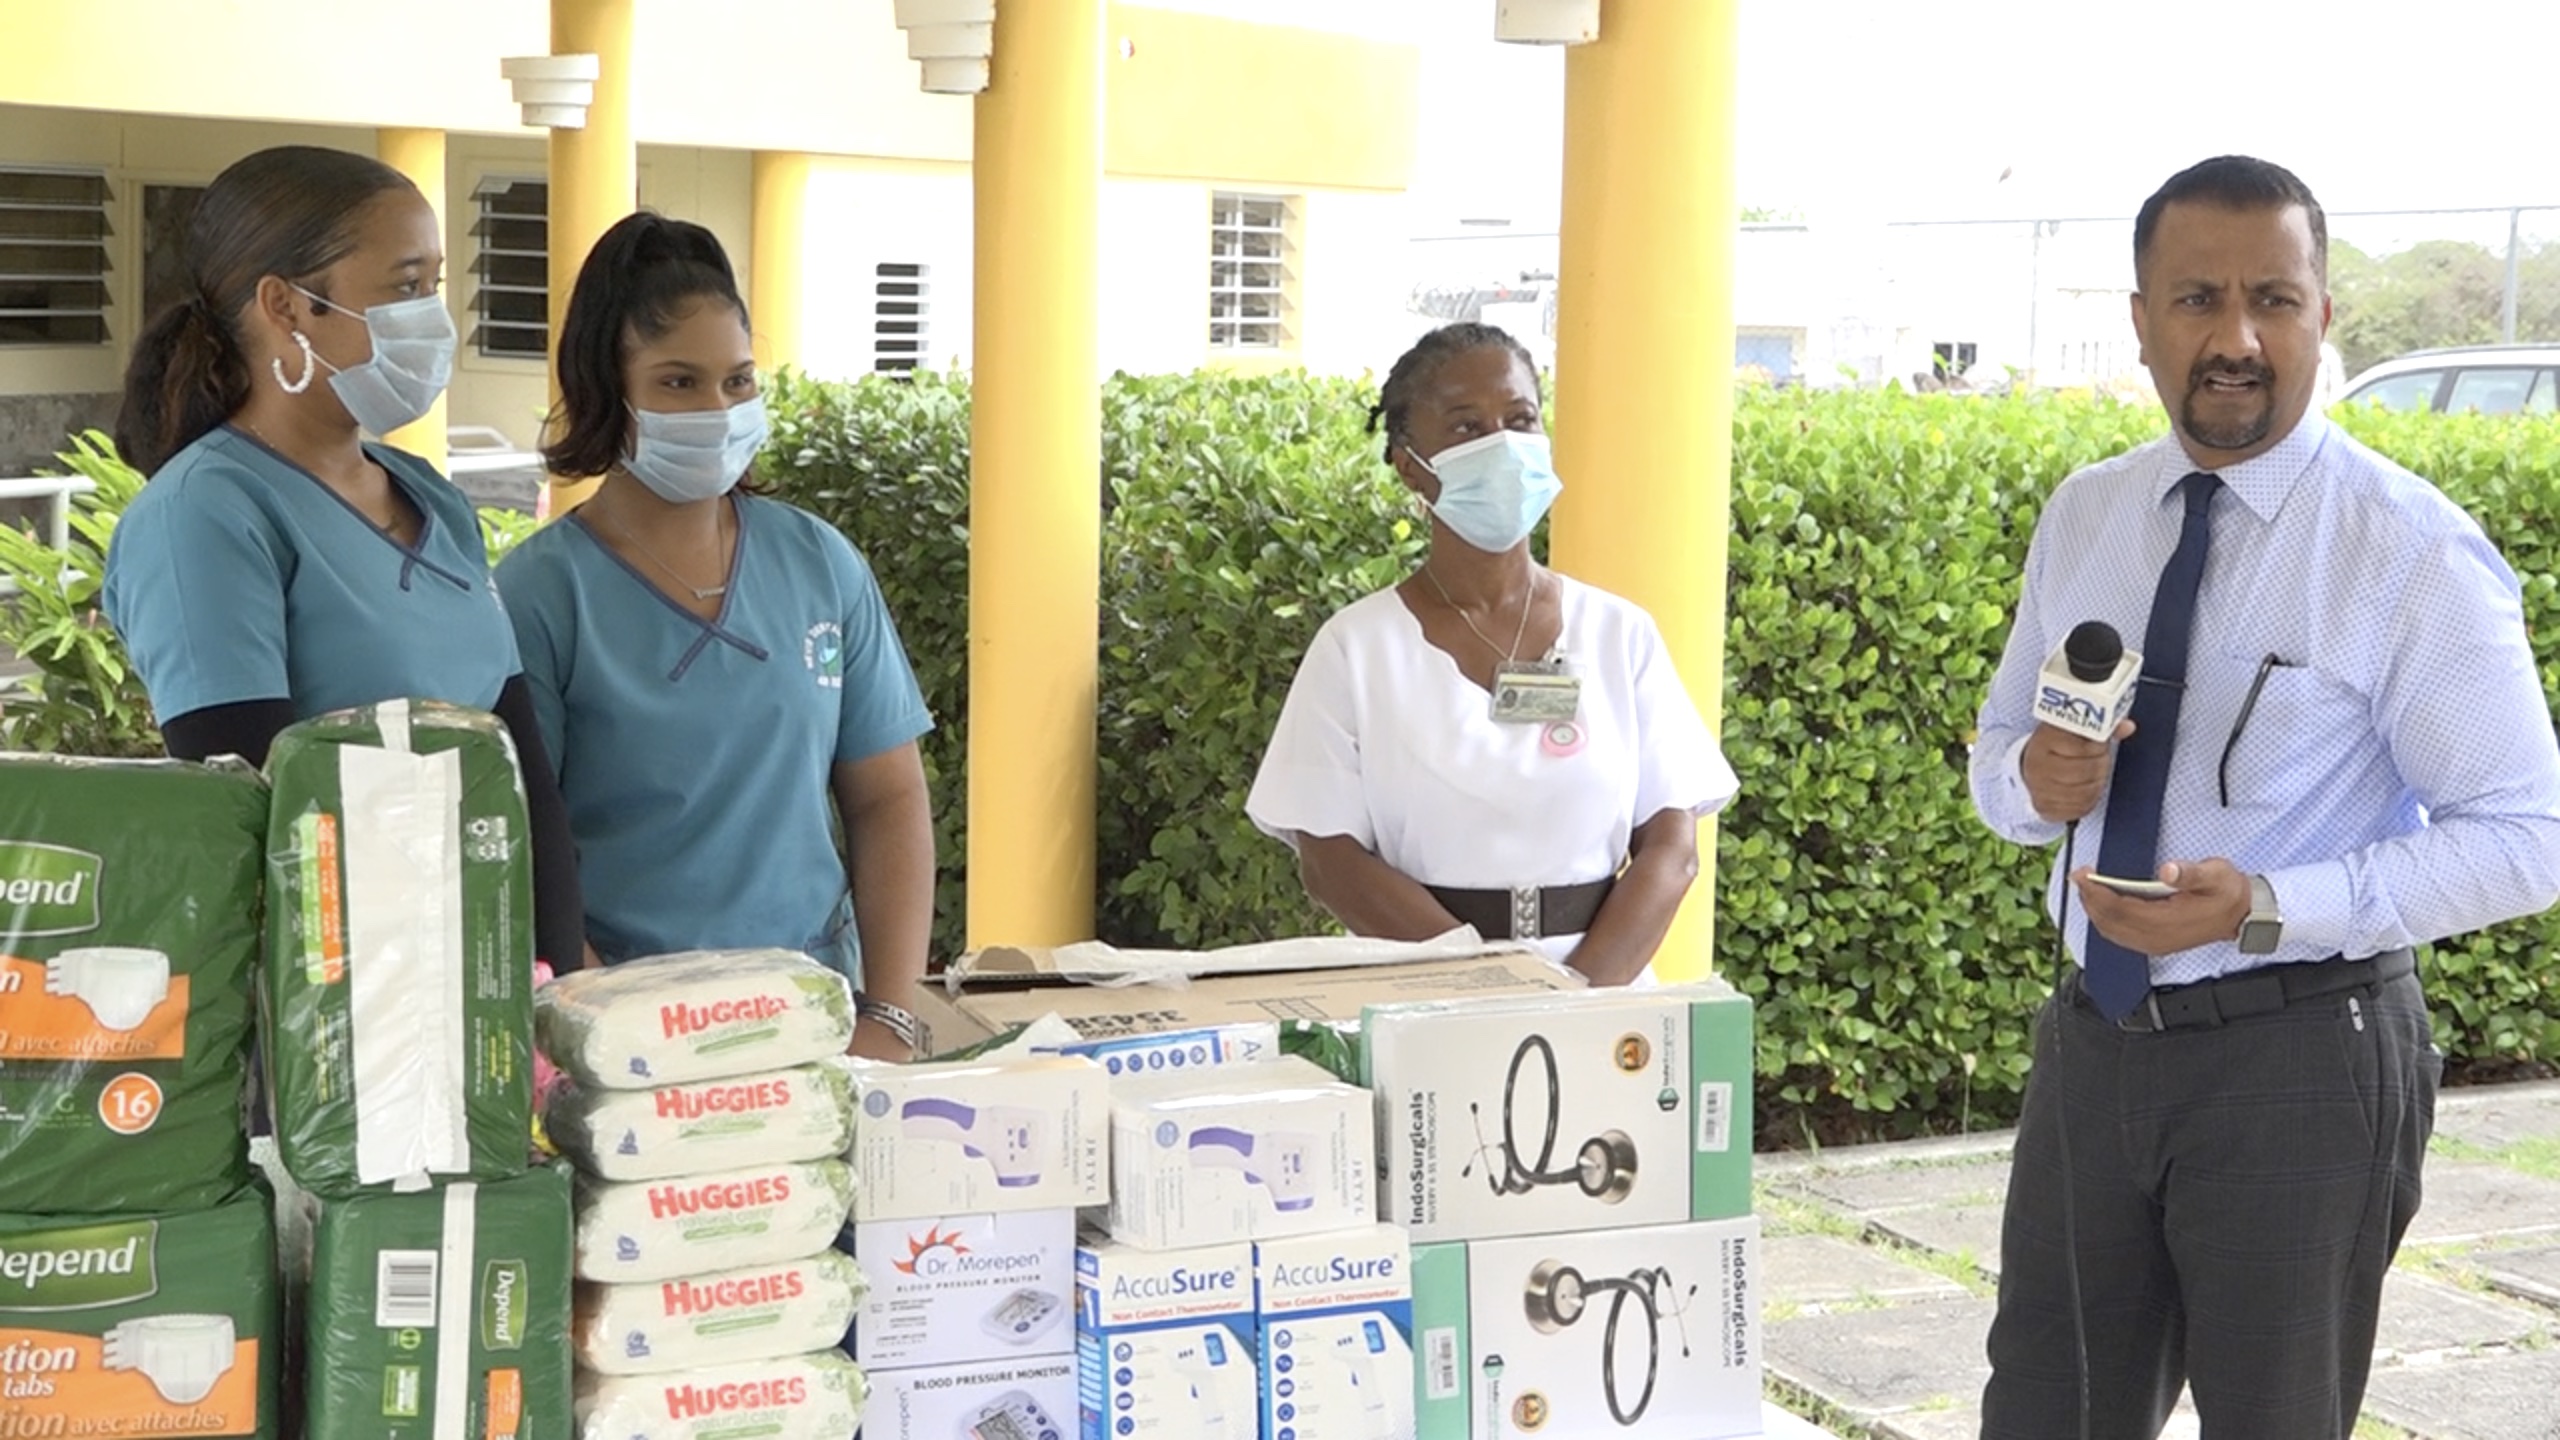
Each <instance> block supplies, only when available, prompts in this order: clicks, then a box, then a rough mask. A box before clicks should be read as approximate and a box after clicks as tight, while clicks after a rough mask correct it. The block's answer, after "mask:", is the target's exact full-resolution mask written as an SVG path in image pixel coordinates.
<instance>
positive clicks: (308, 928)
mask: <svg viewBox="0 0 2560 1440" xmlns="http://www.w3.org/2000/svg"><path fill="white" fill-rule="evenodd" d="M296 826H297V828H298V829H300V830H301V832H302V978H303V981H304V982H305V983H306V984H311V985H335V984H337V983H338V982H339V981H341V980H344V979H346V978H347V912H346V907H345V905H344V903H343V902H344V899H345V897H344V895H343V894H342V892H341V888H340V887H341V885H342V884H343V881H342V880H341V878H340V876H339V874H338V817H337V816H335V815H331V814H328V813H326V812H314V813H312V814H307V815H305V816H303V817H302V818H301V820H299V821H298V822H296Z"/></svg>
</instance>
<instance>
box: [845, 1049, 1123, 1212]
mask: <svg viewBox="0 0 2560 1440" xmlns="http://www.w3.org/2000/svg"><path fill="white" fill-rule="evenodd" d="M853 1089H854V1105H853V1110H854V1120H853V1146H852V1151H851V1158H852V1161H853V1168H854V1177H855V1178H854V1198H853V1216H852V1218H853V1219H854V1220H856V1221H869V1220H923V1219H930V1218H932V1217H933V1216H936V1215H966V1214H972V1213H994V1212H1011V1211H1017V1210H1059V1209H1069V1208H1072V1207H1075V1206H1079V1205H1099V1204H1101V1203H1103V1202H1104V1201H1105V1200H1107V1199H1109V1198H1110V1180H1111V1169H1110V1163H1109V1154H1108V1147H1109V1144H1110V1121H1111V1101H1110V1095H1109V1092H1108V1090H1107V1088H1106V1086H1105V1082H1104V1079H1103V1073H1102V1067H1101V1066H1099V1065H1096V1064H1094V1063H1093V1062H1092V1061H1090V1060H1086V1059H1082V1058H1080V1057H1073V1056H1063V1055H1035V1056H1030V1057H1027V1058H1021V1059H1012V1060H963V1061H951V1062H945V1063H941V1064H928V1065H878V1064H867V1063H865V1064H857V1065H855V1066H854V1067H853Z"/></svg>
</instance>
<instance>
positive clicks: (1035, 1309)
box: [837, 1210, 1076, 1375]
mask: <svg viewBox="0 0 2560 1440" xmlns="http://www.w3.org/2000/svg"><path fill="white" fill-rule="evenodd" d="M837 1243H838V1245H839V1247H840V1248H844V1249H847V1250H850V1251H851V1252H852V1253H853V1259H854V1263H855V1264H856V1265H858V1266H860V1267H861V1269H862V1278H863V1281H864V1283H865V1284H866V1285H867V1286H868V1287H869V1291H870V1298H869V1299H868V1300H866V1301H864V1302H863V1306H862V1310H861V1313H860V1314H858V1315H857V1316H856V1317H855V1319H854V1322H853V1335H852V1337H851V1338H850V1339H849V1340H848V1341H847V1342H846V1344H845V1350H846V1352H847V1353H848V1354H850V1355H852V1356H853V1359H854V1363H855V1364H858V1365H860V1366H861V1367H862V1368H863V1369H865V1370H867V1371H870V1372H872V1373H873V1374H875V1375H877V1374H878V1373H879V1372H881V1371H885V1370H903V1369H907V1368H910V1367H913V1366H919V1365H939V1366H948V1365H964V1364H970V1363H974V1362H978V1361H991V1360H1008V1359H1022V1358H1026V1357H1029V1356H1035V1355H1068V1354H1072V1353H1074V1351H1075V1347H1076V1327H1075V1309H1076V1214H1075V1212H1074V1211H1073V1210H1029V1211H1016V1212H1014V1213H1011V1214H1004V1215H943V1216H937V1217H935V1218H933V1219H930V1220H870V1221H865V1222H863V1223H862V1224H859V1225H850V1226H847V1227H846V1228H845V1233H844V1237H843V1239H841V1240H840V1241H838V1242H837Z"/></svg>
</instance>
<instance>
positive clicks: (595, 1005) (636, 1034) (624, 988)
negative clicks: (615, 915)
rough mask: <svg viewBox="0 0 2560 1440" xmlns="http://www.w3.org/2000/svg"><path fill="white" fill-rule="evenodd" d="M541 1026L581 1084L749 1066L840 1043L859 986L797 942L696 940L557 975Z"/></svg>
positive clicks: (800, 1057) (713, 1073) (558, 1059)
mask: <svg viewBox="0 0 2560 1440" xmlns="http://www.w3.org/2000/svg"><path fill="white" fill-rule="evenodd" d="M534 1033H535V1036H536V1039H537V1042H538V1043H539V1044H540V1045H541V1047H542V1053H543V1054H545V1055H547V1056H549V1057H550V1059H551V1063H552V1064H554V1065H557V1066H559V1067H560V1068H561V1069H562V1070H563V1071H565V1072H567V1073H568V1075H569V1076H570V1077H571V1078H572V1079H574V1080H576V1081H577V1082H578V1083H579V1084H581V1085H591V1086H601V1087H604V1088H607V1089H615V1090H646V1089H652V1088H654V1087H657V1086H660V1085H678V1084H683V1083H685V1082H687V1081H692V1080H716V1079H721V1078H724V1077H726V1076H732V1075H752V1074H755V1073H757V1072H758V1071H763V1070H780V1069H783V1068H786V1067H788V1066H792V1065H803V1064H806V1063H808V1062H809V1061H812V1060H816V1059H818V1058H820V1057H822V1056H827V1055H841V1054H843V1053H844V1051H845V1047H846V1046H847V1045H848V1044H850V1043H852V1040H853V987H852V986H851V984H849V983H848V982H847V981H846V980H845V978H844V976H842V975H840V974H838V973H837V972H835V971H833V970H830V969H828V968H827V967H826V966H824V965H821V964H819V963H818V962H817V961H815V960H812V959H810V958H809V957H808V956H806V955H802V954H799V953H797V952H795V951H790V950H688V951H683V952H681V953H678V954H674V955H659V956H653V957H651V958H649V959H645V960H633V961H629V962H627V963H625V964H621V965H615V966H610V967H608V968H606V969H602V970H578V971H572V972H571V973H569V974H567V975H563V976H561V977H560V978H559V979H557V980H554V981H552V982H551V983H550V984H548V985H545V986H543V987H542V989H541V990H540V991H539V992H537V993H536V994H535V996H534Z"/></svg>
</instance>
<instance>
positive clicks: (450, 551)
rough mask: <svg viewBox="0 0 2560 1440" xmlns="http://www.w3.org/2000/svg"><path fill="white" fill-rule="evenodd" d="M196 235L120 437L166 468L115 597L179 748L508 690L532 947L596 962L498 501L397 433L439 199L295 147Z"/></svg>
mask: <svg viewBox="0 0 2560 1440" xmlns="http://www.w3.org/2000/svg"><path fill="white" fill-rule="evenodd" d="M185 258H186V269H187V294H186V296H185V298H184V299H183V300H181V301H180V302H179V303H178V304H176V305H173V306H170V307H169V308H168V309H167V310H165V311H163V312H162V313H161V314H160V315H159V316H158V317H156V318H155V319H154V320H153V321H152V323H151V326H150V328H149V329H147V330H146V331H144V332H143V334H142V337H141V338H140V339H139V340H137V341H135V342H134V347H133V357H132V361H131V363H130V366H129V367H128V369H127V371H126V373H125V388H124V403H123V407H122V409H121V410H120V411H119V413H118V414H117V417H116V444H117V446H118V448H119V449H120V450H121V451H122V452H123V455H124V458H125V459H126V461H128V462H129V463H131V464H132V465H133V466H134V467H135V468H137V469H139V470H141V471H143V472H144V473H146V474H148V475H149V476H150V477H151V479H150V483H148V484H146V485H145V486H144V487H143V489H142V493H141V494H140V495H139V496H138V497H137V498H136V499H135V500H134V502H133V504H132V506H131V507H130V508H128V509H127V510H126V512H125V514H124V515H123V517H122V518H121V519H120V520H119V521H118V523H117V525H116V531H115V540H114V542H113V544H112V546H111V547H110V549H109V551H108V555H107V576H106V585H105V589H104V593H103V595H102V596H101V604H102V606H103V608H104V609H105V611H106V614H107V618H108V620H109V621H110V622H111V623H113V624H114V626H115V628H116V632H117V634H118V635H119V636H121V637H122V639H123V641H124V644H125V648H126V649H127V651H128V652H130V653H131V655H132V657H133V663H134V668H135V670H136V671H137V672H138V673H139V674H140V675H141V677H142V684H143V689H144V690H145V691H146V692H147V693H148V694H149V696H150V698H151V708H152V710H153V712H154V713H155V714H156V715H157V716H158V717H159V721H160V731H161V734H162V736H163V737H164V739H165V741H166V742H167V745H168V748H169V753H170V754H171V755H174V756H176V757H178V758H180V759H185V760H201V759H204V758H206V757H208V756H212V755H222V754H231V755H238V756H241V757H243V758H244V759H247V760H248V761H250V762H251V763H253V764H259V765H263V764H264V763H266V757H267V748H268V746H269V745H270V744H271V743H272V742H273V741H274V739H275V737H276V734H277V732H278V731H281V730H282V729H284V727H285V726H287V725H290V724H292V723H293V722H294V721H296V720H300V719H304V718H307V717H309V716H312V715H317V714H321V713H323V712H325V711H330V710H339V709H345V708H347V707H350V706H357V705H368V704H373V703H376V702H380V701H385V700H394V699H402V698H410V699H426V700H441V701H444V702H446V703H449V704H454V705H462V706H467V707H470V708H472V709H475V710H485V711H491V712H494V713H495V714H496V715H497V716H498V717H499V718H500V719H501V720H503V721H504V722H506V725H507V729H508V732H509V734H510V735H511V736H512V737H513V738H514V740H515V746H516V755H517V761H518V764H519V765H520V767H521V769H522V771H523V779H524V789H525V800H526V808H527V811H528V819H529V820H530V822H531V826H532V831H533V833H532V846H533V881H534V908H535V920H534V932H535V950H536V953H537V956H538V958H540V959H542V960H545V961H549V962H551V963H553V964H555V965H562V966H575V965H577V964H579V963H580V960H581V957H582V955H583V953H584V942H583V940H582V938H581V937H582V933H583V932H582V930H581V928H580V923H579V917H580V915H581V914H582V912H583V910H584V904H583V902H582V900H581V899H580V896H579V893H578V870H577V859H576V855H575V852H574V851H573V849H572V847H571V845H570V840H569V824H568V814H567V811H566V810H565V808H564V807H563V806H562V804H561V801H560V789H559V783H558V779H557V777H556V775H555V774H554V773H553V771H552V768H551V761H550V757H549V754H548V752H546V751H545V750H544V749H543V745H542V735H541V731H540V728H539V727H538V726H537V725H536V724H535V721H534V713H533V706H532V701H531V699H530V698H529V696H528V693H527V691H526V688H525V682H524V676H523V674H522V668H521V667H520V666H519V665H518V664H517V660H516V644H515V634H514V632H513V631H512V630H511V629H510V628H509V626H508V624H507V616H506V612H505V610H504V609H503V608H501V607H500V605H499V603H498V592H497V589H496V587H495V586H494V585H493V584H492V583H491V581H490V578H489V561H488V552H487V550H486V549H485V548H484V546H483V544H482V541H481V538H480V520H479V516H478V515H477V514H476V513H475V512H474V510H473V509H472V505H471V502H470V501H469V500H468V499H467V498H465V497H464V495H463V494H462V492H461V491H460V490H458V489H456V488H454V486H453V484H452V482H450V481H448V480H446V479H445V478H444V477H443V476H442V475H439V474H437V473H436V470H435V467H434V466H432V465H430V464H428V463H427V462H426V461H424V460H422V459H420V458H418V457H417V456H415V455H411V454H408V453H407V452H405V451H401V450H395V449H393V448H391V447H390V446H388V445H386V444H383V443H382V442H381V440H380V437H381V436H382V435H384V434H386V433H387V432H389V431H392V430H396V429H398V428H400V427H401V426H403V425H407V424H409V423H410V422H411V421H414V420H416V419H418V418H419V417H421V416H423V415H425V414H426V413H427V411H428V409H429V408H430V407H432V406H433V405H434V404H435V402H436V398H437V397H438V396H440V395H442V394H443V393H444V388H445V382H446V380H447V379H448V378H449V377H450V376H451V374H452V371H453V352H454V348H455V332H454V325H453V316H452V314H451V312H449V311H448V310H447V309H446V308H445V303H444V299H443V297H442V295H441V293H440V290H441V286H442V283H443V270H444V243H443V235H442V230H441V227H440V226H439V225H438V223H437V221H436V216H435V211H434V210H433V209H432V208H430V207H429V206H428V204H427V201H426V197H424V196H422V195H420V194H419V193H418V190H417V187H416V186H414V185H412V184H410V183H409V181H408V180H407V178H405V177H404V176H402V175H401V174H400V173H399V172H398V171H396V170H393V169H392V168H390V167H389V166H387V165H384V164H382V163H381V162H380V161H377V160H374V159H372V158H370V157H367V156H363V155H355V154H350V153H348V152H346V151H341V150H328V149H322V148H319V147H315V146H307V145H287V146H280V147H278V148H275V149H271V150H261V151H259V152H257V153H256V154H254V155H250V156H248V157H247V158H245V159H243V160H241V161H239V162H237V163H236V164H234V165H232V166H231V167H230V168H229V169H227V170H224V171H223V172H222V173H221V174H220V175H218V176H216V177H215V178H214V181H213V183H212V185H210V186H208V187H207V188H206V190H205V192H204V197H203V199H202V201H201V202H200V203H199V204H198V205H197V207H196V212H195V218H194V220H193V222H192V224H191V225H190V227H189V230H188V233H187V243H186V250H185ZM368 436H370V437H373V438H367V437H368Z"/></svg>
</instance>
